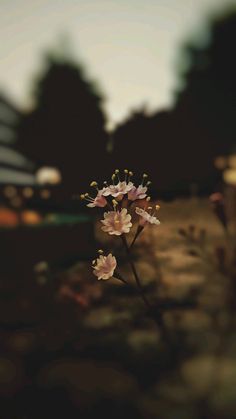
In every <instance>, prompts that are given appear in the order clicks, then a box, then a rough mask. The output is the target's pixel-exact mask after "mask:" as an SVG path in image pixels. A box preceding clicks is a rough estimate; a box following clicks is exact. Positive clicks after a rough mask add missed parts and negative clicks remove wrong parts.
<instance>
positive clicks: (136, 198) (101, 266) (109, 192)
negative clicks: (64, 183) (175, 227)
mask: <svg viewBox="0 0 236 419" xmlns="http://www.w3.org/2000/svg"><path fill="white" fill-rule="evenodd" d="M132 177H133V172H131V171H129V170H127V169H126V170H124V175H123V178H122V179H121V178H120V171H119V170H118V169H117V170H115V172H114V174H113V175H112V177H111V181H112V182H111V183H110V184H108V183H107V182H104V185H103V187H102V188H99V187H98V184H97V182H95V181H93V182H92V183H91V184H90V186H91V187H92V188H95V191H96V193H95V196H91V195H90V194H88V193H85V194H82V195H81V199H83V200H85V201H87V202H88V203H87V207H89V208H94V207H98V208H104V209H105V208H106V211H105V212H104V215H103V219H102V220H101V223H102V230H103V231H104V232H106V233H108V234H109V235H114V236H122V237H123V236H124V235H126V234H128V233H129V232H130V230H131V228H132V226H133V218H134V217H133V215H136V217H137V216H138V219H139V221H138V228H137V231H136V234H135V236H134V240H133V242H132V243H131V245H130V247H131V246H132V245H133V244H134V242H135V241H136V239H137V237H138V235H139V234H140V233H141V231H142V230H143V228H144V227H145V225H146V224H152V225H159V224H160V221H159V220H158V219H157V217H156V211H157V210H158V209H159V205H156V206H155V207H154V208H153V207H152V206H150V197H149V196H148V195H147V191H148V187H149V185H150V184H151V182H149V181H147V178H148V175H147V174H143V176H142V180H141V182H140V184H139V185H138V186H136V185H135V184H134V182H132V180H131V179H132ZM141 202H142V205H140V206H139V203H141ZM134 219H135V218H134ZM125 240H126V239H125ZM116 265H117V262H116V259H115V257H114V256H113V255H112V254H111V253H110V254H109V255H108V256H103V255H100V256H99V258H98V259H96V260H95V261H94V264H93V269H94V271H93V272H94V274H95V275H96V276H97V277H98V279H105V280H106V279H109V278H110V277H112V276H113V274H114V270H115V268H116Z"/></svg>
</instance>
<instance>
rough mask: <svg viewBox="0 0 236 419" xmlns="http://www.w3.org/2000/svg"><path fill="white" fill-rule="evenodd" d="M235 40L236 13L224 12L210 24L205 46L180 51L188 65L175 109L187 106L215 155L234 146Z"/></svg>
mask: <svg viewBox="0 0 236 419" xmlns="http://www.w3.org/2000/svg"><path fill="white" fill-rule="evenodd" d="M235 38H236V14H235V13H234V14H231V13H226V14H225V15H224V16H222V17H220V18H218V19H216V20H215V21H214V22H213V24H212V28H211V37H210V40H211V41H210V43H209V45H208V46H206V47H205V48H200V47H196V46H194V45H191V44H190V45H188V46H186V47H185V49H184V54H186V55H187V56H188V61H190V63H191V64H190V66H189V68H188V70H187V71H186V73H185V74H184V78H185V84H186V88H185V89H184V90H183V91H182V92H181V93H180V94H179V95H178V97H177V107H179V108H181V107H184V106H186V104H187V103H188V106H189V105H190V106H191V108H192V112H193V113H194V116H195V118H197V122H198V124H199V125H200V126H201V127H203V129H204V130H205V131H208V132H209V134H210V136H211V147H212V148H213V149H214V152H215V153H220V152H226V153H227V152H230V150H231V148H232V146H234V145H235V143H236V127H235V118H236V77H235V74H236V61H235V56H234V55H235V53H234V50H235Z"/></svg>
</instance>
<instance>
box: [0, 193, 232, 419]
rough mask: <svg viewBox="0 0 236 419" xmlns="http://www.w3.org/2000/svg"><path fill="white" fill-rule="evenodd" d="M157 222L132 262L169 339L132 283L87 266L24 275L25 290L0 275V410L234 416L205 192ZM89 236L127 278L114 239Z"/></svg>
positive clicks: (226, 313)
mask: <svg viewBox="0 0 236 419" xmlns="http://www.w3.org/2000/svg"><path fill="white" fill-rule="evenodd" d="M159 218H160V220H161V225H160V226H159V227H156V228H155V227H153V228H151V227H150V228H149V227H147V228H146V229H145V230H144V231H143V233H142V235H141V236H140V240H139V241H138V242H137V246H136V250H135V253H134V260H135V261H136V263H137V269H138V271H139V273H140V277H141V278H142V283H143V285H144V287H145V290H146V294H147V296H148V297H149V299H150V301H151V302H152V304H153V305H154V307H156V308H158V307H161V308H162V310H163V316H164V321H165V324H166V327H167V330H168V334H169V340H170V343H169V344H166V343H165V342H163V340H162V338H161V334H160V331H159V330H158V329H157V327H156V325H155V323H154V322H153V320H152V319H151V318H150V317H148V316H147V313H146V309H145V307H144V306H143V303H142V301H141V299H140V297H139V296H138V295H137V293H136V291H135V290H134V289H132V288H130V287H126V286H125V285H123V284H122V283H120V282H119V281H118V280H115V279H112V280H110V281H107V282H97V281H96V278H95V277H94V276H93V275H92V274H91V267H90V264H89V263H87V262H79V263H78V264H77V265H76V266H73V267H72V268H71V269H70V270H69V271H66V272H56V273H53V272H50V270H49V272H48V271H47V273H45V272H44V273H42V272H40V274H38V273H37V272H36V276H35V282H34V283H33V284H31V287H30V291H29V285H27V286H26V285H24V281H22V284H23V285H22V287H21V285H20V284H19V281H18V282H17V281H16V282H17V284H18V285H17V286H16V285H15V286H14V284H11V285H9V284H8V285H6V284H3V283H1V288H2V290H3V292H2V297H1V300H3V298H4V301H5V302H4V304H3V301H1V313H0V314H1V318H0V320H1V332H0V333H1V341H0V342H1V355H0V392H1V415H0V417H4V419H8V418H9V419H11V418H12V419H13V418H14V419H21V418H24V419H34V418H37V419H39V418H40V419H41V418H42V417H44V418H49V417H50V418H51V417H57V416H60V417H65V418H78V417H82V418H95V417H97V416H99V415H103V417H107V418H108V417H109V418H110V417H112V418H120V416H121V415H122V416H123V417H127V418H135V419H138V418H145V419H146V418H151V419H152V418H160V419H185V418H186V419H203V418H205V419H206V418H207V419H231V418H232V419H233V418H235V417H236V397H235V385H236V351H235V349H236V333H235V316H234V308H233V305H232V304H231V303H232V298H231V297H232V287H231V285H230V280H229V278H228V277H227V276H226V275H225V274H224V273H223V272H220V269H219V266H218V261H217V258H216V257H215V255H216V254H217V252H218V253H219V249H221V248H222V246H225V245H226V244H225V243H226V242H225V238H224V234H223V229H222V227H221V225H220V224H219V223H218V221H217V220H216V218H215V216H214V214H213V213H212V211H211V208H210V206H209V203H208V201H207V200H206V199H199V200H198V199H192V200H187V199H185V200H178V201H175V202H172V203H162V204H161V210H160V213H159ZM97 227H98V225H97ZM96 233H97V238H98V239H99V240H100V241H101V244H99V247H103V248H105V249H106V247H107V248H109V246H110V244H111V245H112V247H113V248H114V249H115V251H116V254H117V257H118V260H119V265H120V267H121V271H122V272H123V275H124V276H125V278H126V279H127V280H129V281H130V282H132V277H131V275H130V272H129V269H128V268H127V266H126V263H125V257H124V254H123V252H122V249H121V247H120V243H119V239H112V241H111V243H110V238H109V237H108V236H107V235H105V234H104V233H100V230H99V228H96ZM6 301H7V303H6ZM9 304H10V306H11V312H10V313H9V307H10V306H9Z"/></svg>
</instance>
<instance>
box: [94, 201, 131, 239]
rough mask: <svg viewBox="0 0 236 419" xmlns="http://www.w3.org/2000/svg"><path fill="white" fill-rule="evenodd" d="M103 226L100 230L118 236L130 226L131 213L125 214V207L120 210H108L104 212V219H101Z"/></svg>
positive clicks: (127, 230) (128, 229)
mask: <svg viewBox="0 0 236 419" xmlns="http://www.w3.org/2000/svg"><path fill="white" fill-rule="evenodd" d="M101 222H102V224H104V226H103V227H102V230H103V231H105V232H106V233H108V234H111V235H112V234H114V235H115V236H120V235H121V234H123V233H129V231H130V228H131V227H132V223H131V215H130V214H127V209H126V208H123V209H122V210H121V211H109V212H105V213H104V220H101Z"/></svg>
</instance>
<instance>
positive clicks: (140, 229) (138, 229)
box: [129, 225, 143, 249]
mask: <svg viewBox="0 0 236 419" xmlns="http://www.w3.org/2000/svg"><path fill="white" fill-rule="evenodd" d="M142 231H143V226H140V225H138V227H137V231H136V233H135V236H134V238H133V240H132V242H131V244H130V246H129V248H130V249H131V248H132V247H133V245H134V243H135V242H136V240H137V238H138V236H139V234H140V233H141V232H142Z"/></svg>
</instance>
